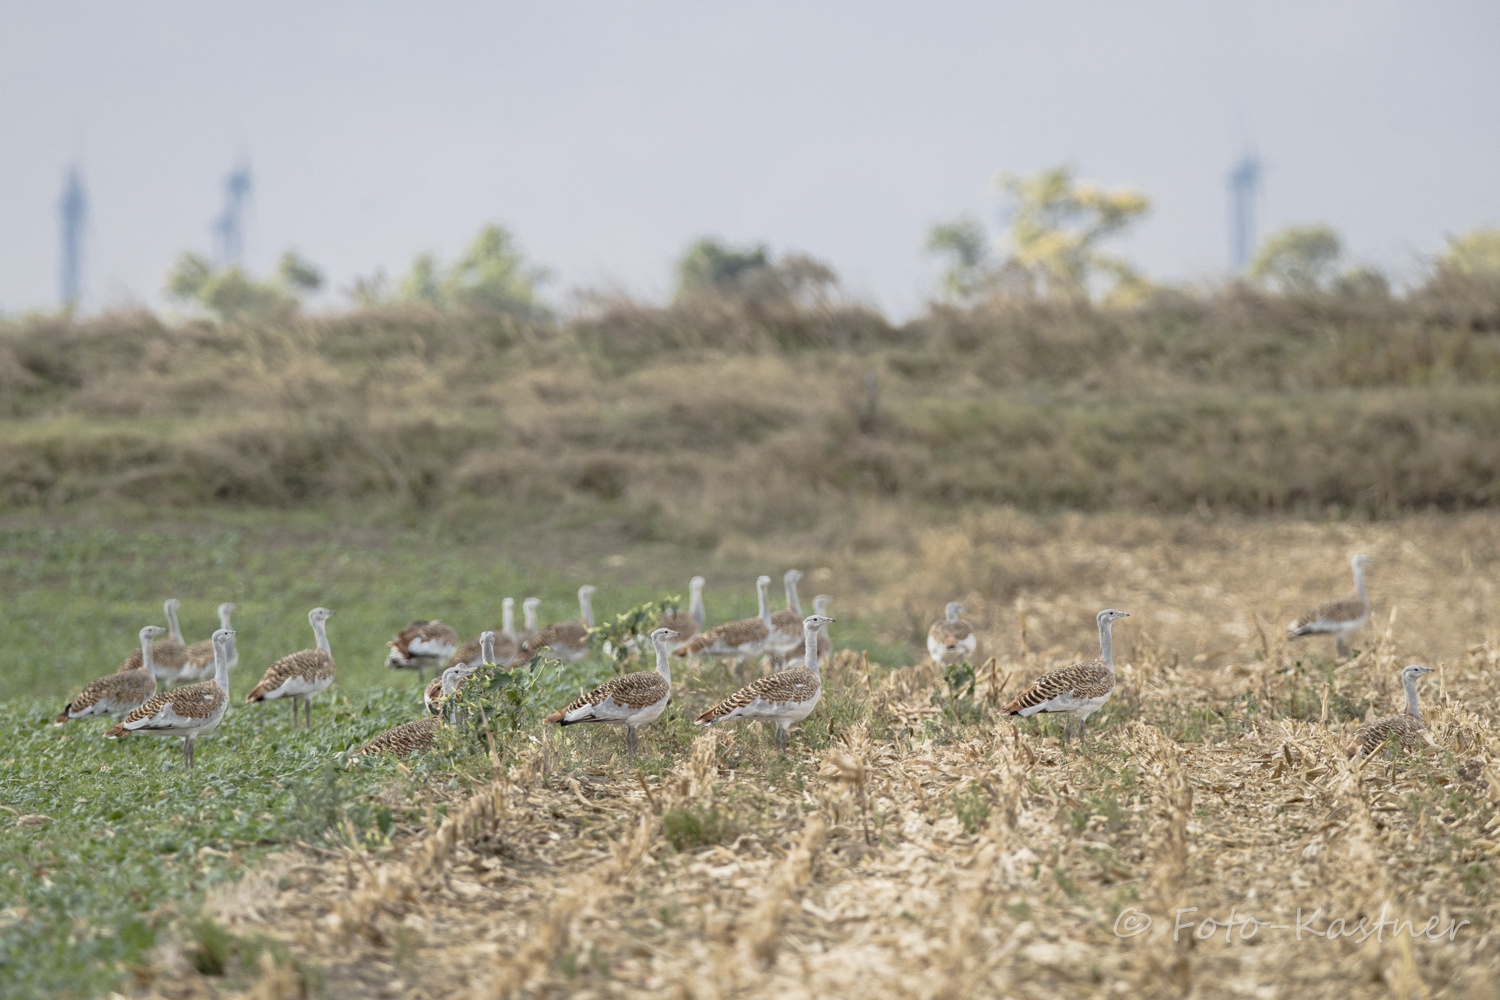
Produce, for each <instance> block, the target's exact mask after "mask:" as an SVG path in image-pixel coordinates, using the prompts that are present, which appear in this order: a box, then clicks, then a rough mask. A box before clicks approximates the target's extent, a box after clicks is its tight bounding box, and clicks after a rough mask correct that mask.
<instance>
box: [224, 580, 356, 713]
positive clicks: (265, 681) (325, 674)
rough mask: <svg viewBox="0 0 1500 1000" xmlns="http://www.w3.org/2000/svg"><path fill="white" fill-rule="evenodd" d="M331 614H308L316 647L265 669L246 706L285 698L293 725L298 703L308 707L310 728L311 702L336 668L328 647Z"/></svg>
mask: <svg viewBox="0 0 1500 1000" xmlns="http://www.w3.org/2000/svg"><path fill="white" fill-rule="evenodd" d="M332 617H333V612H332V611H329V610H328V609H327V608H313V609H312V610H311V611H309V612H308V613H307V620H308V622H309V623H311V625H312V629H313V636H314V637H315V638H316V639H317V646H316V647H315V648H313V649H304V650H301V651H300V652H296V653H292V654H291V655H289V656H283V657H282V658H281V659H279V660H277V661H276V662H275V663H273V664H271V665H270V666H269V667H267V668H266V672H265V674H264V675H263V676H262V677H261V679H260V683H259V684H257V685H255V687H254V689H253V690H251V692H250V693H249V694H248V695H246V696H245V701H247V702H257V701H274V700H276V699H277V698H287V699H289V700H291V703H292V721H293V723H295V722H296V721H297V702H298V701H301V702H302V703H303V704H305V705H306V706H307V724H308V725H309V726H311V725H312V699H313V696H314V695H317V694H319V693H321V692H322V691H324V690H325V689H326V688H327V687H328V686H329V685H330V684H332V683H333V675H334V672H335V670H336V664H335V663H334V662H333V650H332V649H330V648H329V645H328V631H327V622H328V619H330V618H332Z"/></svg>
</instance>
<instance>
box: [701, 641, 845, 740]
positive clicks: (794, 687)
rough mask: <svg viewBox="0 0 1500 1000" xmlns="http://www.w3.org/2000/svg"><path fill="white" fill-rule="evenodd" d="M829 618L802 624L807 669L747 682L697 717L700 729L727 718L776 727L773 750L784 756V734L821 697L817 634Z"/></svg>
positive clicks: (821, 680) (801, 668)
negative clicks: (753, 720)
mask: <svg viewBox="0 0 1500 1000" xmlns="http://www.w3.org/2000/svg"><path fill="white" fill-rule="evenodd" d="M832 623H833V619H832V618H825V617H823V616H822V615H809V616H808V617H807V618H805V619H803V621H802V657H803V662H804V663H811V664H812V666H811V667H806V666H803V667H796V668H794V669H791V670H781V671H778V672H776V673H774V674H767V675H766V676H764V677H761V678H758V679H757V680H754V681H751V682H750V683H749V684H747V685H745V686H744V687H742V688H740V689H739V690H738V691H736V692H735V693H734V694H732V695H730V696H729V697H728V698H725V699H724V700H723V701H721V702H719V703H718V704H717V705H715V706H714V707H713V708H710V709H709V710H708V711H706V712H704V713H703V714H702V715H700V716H698V718H697V722H698V725H700V726H711V725H714V724H715V723H718V722H725V721H727V720H729V719H760V720H761V721H763V722H770V723H774V724H775V726H776V749H777V750H780V751H781V752H782V753H786V747H787V731H788V730H789V729H790V728H791V727H792V725H793V724H794V723H797V722H801V721H802V720H803V719H805V718H807V717H808V716H809V715H811V714H812V710H813V709H814V708H817V707H818V700H819V699H820V698H822V697H823V677H822V674H821V673H820V672H819V670H818V631H819V630H820V629H822V628H823V627H824V626H826V625H830V624H832Z"/></svg>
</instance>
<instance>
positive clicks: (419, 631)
mask: <svg viewBox="0 0 1500 1000" xmlns="http://www.w3.org/2000/svg"><path fill="white" fill-rule="evenodd" d="M458 643H459V638H458V633H457V632H456V631H454V629H453V626H452V625H449V624H447V623H445V622H440V621H437V620H429V619H426V618H415V619H413V620H412V621H409V622H407V623H406V628H404V629H402V630H401V631H400V632H397V633H396V638H394V639H392V640H390V641H389V642H387V643H386V645H387V646H389V647H390V650H391V651H390V652H389V653H388V654H386V658H385V665H386V666H388V667H390V668H391V669H392V670H415V671H416V672H417V680H419V681H421V680H423V679H425V678H426V675H427V671H428V670H441V669H442V667H443V664H445V663H447V662H448V659H449V658H450V657H451V656H452V655H453V654H454V652H455V651H457V649H458Z"/></svg>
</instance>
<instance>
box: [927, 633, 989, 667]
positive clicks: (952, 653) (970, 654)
mask: <svg viewBox="0 0 1500 1000" xmlns="http://www.w3.org/2000/svg"><path fill="white" fill-rule="evenodd" d="M978 648H979V637H978V636H976V635H973V634H970V635H969V637H968V638H967V639H961V640H959V641H958V642H955V643H952V644H951V645H950V644H947V643H943V642H940V641H939V640H938V639H936V638H934V637H932V636H928V638H927V654H928V655H929V656H931V657H932V658H933V660H934V661H936V662H937V663H940V664H942V665H943V666H947V665H948V664H950V663H961V662H963V661H964V660H972V659H973V658H974V651H975V650H976V649H978Z"/></svg>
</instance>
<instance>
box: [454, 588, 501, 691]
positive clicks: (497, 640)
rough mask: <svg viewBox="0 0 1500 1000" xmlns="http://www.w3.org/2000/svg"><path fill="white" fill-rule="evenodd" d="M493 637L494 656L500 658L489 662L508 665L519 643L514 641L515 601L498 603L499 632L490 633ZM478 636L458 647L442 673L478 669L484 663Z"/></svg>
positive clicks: (482, 650)
mask: <svg viewBox="0 0 1500 1000" xmlns="http://www.w3.org/2000/svg"><path fill="white" fill-rule="evenodd" d="M490 634H491V635H492V636H494V645H495V652H494V654H493V655H494V656H498V657H500V659H499V660H498V661H496V660H491V661H490V662H492V663H494V662H503V663H509V662H510V661H511V660H513V659H514V658H515V655H516V651H517V650H518V649H519V648H520V643H519V642H518V641H517V640H516V600H515V598H513V597H507V598H506V599H505V600H503V601H501V602H500V631H499V632H493V631H492V632H491V633H490ZM480 638H481V637H480V636H475V637H474V638H472V639H470V640H469V641H468V642H466V643H464V644H463V645H462V646H459V647H458V649H457V650H455V651H454V653H453V655H452V656H451V657H449V658H448V662H447V664H445V665H444V667H443V673H447V672H448V669H449V668H450V667H478V666H479V665H481V664H482V663H483V662H484V659H483V656H484V649H483V647H482V646H481V645H480Z"/></svg>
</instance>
